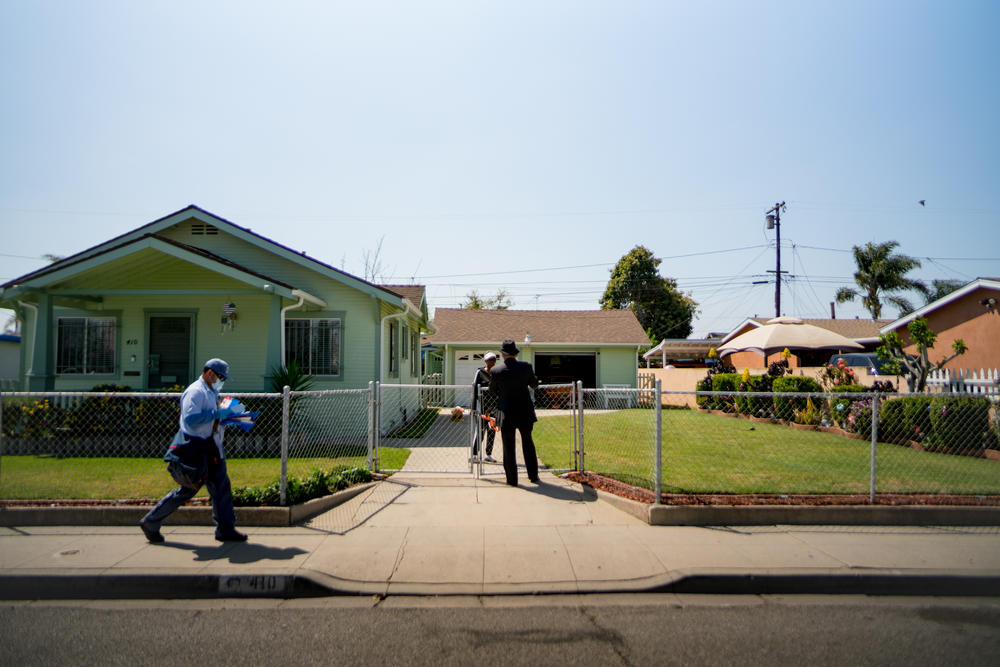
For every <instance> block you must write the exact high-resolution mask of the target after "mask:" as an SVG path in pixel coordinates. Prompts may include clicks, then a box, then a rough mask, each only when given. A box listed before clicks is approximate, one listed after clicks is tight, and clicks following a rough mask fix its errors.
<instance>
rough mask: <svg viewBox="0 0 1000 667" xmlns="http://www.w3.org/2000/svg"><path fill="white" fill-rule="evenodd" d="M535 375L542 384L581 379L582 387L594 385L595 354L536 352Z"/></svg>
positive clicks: (595, 373) (595, 380) (595, 374)
mask: <svg viewBox="0 0 1000 667" xmlns="http://www.w3.org/2000/svg"><path fill="white" fill-rule="evenodd" d="M535 375H536V376H538V381H539V382H541V383H542V384H563V383H566V382H576V381H577V380H582V381H583V386H584V387H596V386H597V355H596V354H595V353H593V352H590V353H580V352H574V353H572V354H559V353H553V354H538V353H536V354H535Z"/></svg>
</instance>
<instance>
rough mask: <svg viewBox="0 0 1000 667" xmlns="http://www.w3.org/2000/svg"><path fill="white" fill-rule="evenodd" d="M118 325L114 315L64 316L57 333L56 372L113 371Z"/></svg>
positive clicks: (106, 372)
mask: <svg viewBox="0 0 1000 667" xmlns="http://www.w3.org/2000/svg"><path fill="white" fill-rule="evenodd" d="M115 324H116V322H115V320H114V318H111V317H60V318H59V320H58V325H57V334H56V346H57V352H56V373H59V374H61V375H76V374H81V375H96V374H102V375H110V374H113V373H114V372H115Z"/></svg>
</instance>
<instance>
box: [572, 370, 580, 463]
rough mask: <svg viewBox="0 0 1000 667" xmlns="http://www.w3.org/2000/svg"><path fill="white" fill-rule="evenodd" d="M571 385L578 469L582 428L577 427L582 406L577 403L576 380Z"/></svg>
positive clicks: (575, 457)
mask: <svg viewBox="0 0 1000 667" xmlns="http://www.w3.org/2000/svg"><path fill="white" fill-rule="evenodd" d="M570 387H571V390H570V404H571V405H572V406H573V409H572V410H571V411H570V414H571V415H572V417H573V418H572V420H571V421H572V422H573V435H572V437H573V470H576V469H577V462H578V460H579V459H578V458H577V456H578V453H579V448H580V429H578V428H577V426H578V424H577V418H578V413H579V407H580V406H579V405H578V404H577V402H578V399H577V395H578V394H577V391H576V383H575V382H574V383H573V384H571V385H570Z"/></svg>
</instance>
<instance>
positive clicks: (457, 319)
mask: <svg viewBox="0 0 1000 667" xmlns="http://www.w3.org/2000/svg"><path fill="white" fill-rule="evenodd" d="M434 326H435V327H436V328H437V333H435V334H433V335H431V336H428V337H427V340H428V341H429V342H431V343H439V344H443V343H499V342H500V341H503V340H506V339H508V338H509V339H512V340H515V341H518V342H520V341H523V340H524V339H525V336H527V335H528V334H530V335H531V342H533V343H599V344H620V345H622V344H623V345H649V338H647V337H646V333H645V332H644V331H643V330H642V326H640V325H639V320H637V319H636V317H635V314H634V313H633V312H632V311H631V310H468V309H465V308H438V309H436V310H435V312H434Z"/></svg>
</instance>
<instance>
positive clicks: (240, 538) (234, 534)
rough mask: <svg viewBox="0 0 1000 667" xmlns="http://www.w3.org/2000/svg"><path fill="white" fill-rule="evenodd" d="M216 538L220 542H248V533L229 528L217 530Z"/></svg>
mask: <svg viewBox="0 0 1000 667" xmlns="http://www.w3.org/2000/svg"><path fill="white" fill-rule="evenodd" d="M215 539H216V540H218V541H219V542H246V541H247V536H246V533H241V532H240V531H238V530H236V529H235V528H230V529H229V530H217V531H215Z"/></svg>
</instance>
